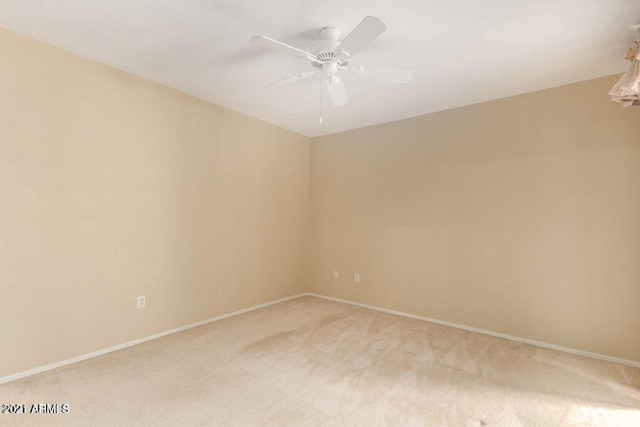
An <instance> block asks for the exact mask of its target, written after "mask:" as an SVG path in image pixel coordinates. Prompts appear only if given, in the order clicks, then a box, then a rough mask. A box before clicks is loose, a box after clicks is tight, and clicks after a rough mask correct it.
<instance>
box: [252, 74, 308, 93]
mask: <svg viewBox="0 0 640 427" xmlns="http://www.w3.org/2000/svg"><path fill="white" fill-rule="evenodd" d="M315 73H316V72H315V71H303V72H301V73H298V74H294V75H293V76H290V77H287V78H285V79H282V80H278V81H276V82H273V83H271V84H268V85H266V86H263V87H262V89H267V88H270V87H274V86H283V85H289V84H292V83H295V82H299V81H301V80H305V79H308V78H309V77H311V76H313V75H314V74H315Z"/></svg>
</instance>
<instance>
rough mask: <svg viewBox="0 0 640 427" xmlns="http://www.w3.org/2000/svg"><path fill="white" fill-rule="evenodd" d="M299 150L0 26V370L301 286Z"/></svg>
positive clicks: (303, 146) (291, 140) (303, 144)
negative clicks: (139, 302) (140, 300)
mask: <svg viewBox="0 0 640 427" xmlns="http://www.w3.org/2000/svg"><path fill="white" fill-rule="evenodd" d="M309 154H310V150H309V140H308V138H305V137H302V136H300V135H296V134H294V133H291V132H288V131H285V130H283V129H280V128H277V127H275V126H271V125H269V124H266V123H263V122H260V121H257V120H254V119H251V118H248V117H245V116H242V115H240V114H237V113H234V112H231V111H228V110H225V109H223V108H220V107H216V106H214V105H211V104H208V103H205V102H203V101H199V100H197V99H195V98H192V97H189V96H187V95H184V94H181V93H179V92H177V91H174V90H171V89H168V88H166V87H163V86H160V85H157V84H154V83H151V82H148V81H145V80H142V79H139V78H136V77H133V76H131V75H128V74H125V73H122V72H119V71H116V70H114V69H111V68H109V67H106V66H104V65H101V64H98V63H95V62H92V61H89V60H86V59H83V58H80V57H77V56H74V55H71V54H68V53H65V52H63V51H60V50H58V49H55V48H53V47H51V46H48V45H45V44H42V43H40V42H36V41H34V40H31V39H28V38H26V37H22V36H19V35H17V34H15V33H12V32H9V31H6V30H1V29H0V337H1V339H2V345H1V346H0V348H1V349H2V350H1V351H0V376H3V375H7V374H12V373H16V372H19V371H22V370H26V369H30V368H34V367H37V366H41V365H44V364H48V363H52V362H57V361H60V360H63V359H66V358H69V357H73V356H77V355H80V354H85V353H88V352H91V351H95V350H98V349H103V348H106V347H109V346H112V345H115V344H120V343H123V342H126V341H129V340H132V339H135V338H140V337H145V336H148V335H151V334H154V333H157V332H161V331H165V330H168V329H171V328H175V327H178V326H182V325H186V324H189V323H192V322H196V321H199V320H203V319H207V318H210V317H212V316H216V315H220V314H223V313H227V312H231V311H234V310H237V309H240V308H245V307H248V306H251V305H254V304H259V303H263V302H266V301H270V300H274V299H277V298H280V297H285V296H289V295H293V294H296V293H298V292H302V291H303V290H304V286H305V284H306V269H305V264H306V253H305V248H306V246H305V245H306V239H307V232H308V224H307V221H308V206H309V200H308V197H309V193H308V190H309ZM138 295H146V297H147V308H145V309H143V310H136V309H135V301H136V296H138Z"/></svg>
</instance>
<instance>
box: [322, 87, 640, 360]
mask: <svg viewBox="0 0 640 427" xmlns="http://www.w3.org/2000/svg"><path fill="white" fill-rule="evenodd" d="M613 83H614V78H613V77H609V78H603V79H597V80H592V81H588V82H584V83H579V84H574V85H570V86H565V87H561V88H556V89H551V90H546V91H542V92H537V93H531V94H526V95H522V96H517V97H513V98H508V99H503V100H498V101H493V102H488V103H484V104H479V105H474V106H470V107H465V108H460V109H456V110H451V111H446V112H442V113H437V114H430V115H427V116H422V117H417V118H414V119H409V120H404V121H400V122H394V123H389V124H383V125H379V126H374V127H369V128H364V129H359V130H355V131H350V132H345V133H340V134H335V135H331V136H326V137H322V138H314V139H313V140H312V172H311V183H312V184H311V185H312V189H311V224H312V225H311V227H312V236H311V249H310V250H311V254H310V260H311V263H310V284H309V286H310V290H311V291H312V292H317V293H320V294H325V295H329V296H334V297H339V298H345V299H349V300H353V301H357V302H361V303H367V304H373V305H378V306H382V307H386V308H390V309H395V310H401V311H405V312H409V313H414V314H418V315H423V316H427V317H432V318H437V319H441V320H446V321H451V322H456V323H460V324H464V325H469V326H474V327H478V328H483V329H488V330H491V331H496V332H501V333H506V334H511V335H516V336H520V337H525V338H529V339H533V340H539V341H544V342H547V343H552V344H557V345H561V346H566V347H571V348H575V349H582V350H586V351H590V352H596V353H601V354H605V355H610V356H616V357H621V358H625V359H631V360H635V361H640V111H638V110H629V109H627V110H623V109H621V107H620V105H619V104H615V103H612V102H610V101H609V100H608V98H607V96H606V93H607V92H608V90H609V88H610V87H611V85H612V84H613ZM381 102H382V100H381ZM333 270H339V272H340V277H339V279H337V280H334V279H333V278H332V271H333ZM356 272H357V273H360V274H361V275H362V282H361V283H360V284H354V283H353V274H354V273H356Z"/></svg>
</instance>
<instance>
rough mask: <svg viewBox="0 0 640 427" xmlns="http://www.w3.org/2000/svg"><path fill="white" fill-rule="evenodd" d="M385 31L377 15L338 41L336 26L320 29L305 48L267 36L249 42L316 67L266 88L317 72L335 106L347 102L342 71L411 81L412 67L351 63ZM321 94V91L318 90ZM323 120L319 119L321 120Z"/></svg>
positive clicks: (406, 81)
mask: <svg viewBox="0 0 640 427" xmlns="http://www.w3.org/2000/svg"><path fill="white" fill-rule="evenodd" d="M386 30H387V26H386V24H385V23H384V22H382V20H381V19H380V18H376V17H374V16H367V17H365V18H364V19H363V20H362V21H360V23H359V24H358V25H357V26H356V27H355V28H354V29H353V31H351V32H350V33H349V34H348V35H347V36H346V37H345V38H344V40H342V41H340V31H338V29H337V28H335V27H324V28H321V29H320V41H318V42H317V43H315V44H314V45H312V46H311V47H310V48H309V50H308V51H305V50H303V49H298V48H297V47H294V46H291V45H288V44H286V43H282V42H279V41H278V40H274V39H272V38H269V37H266V36H253V37H251V41H252V42H253V43H255V44H257V45H258V46H262V47H264V48H267V49H273V50H278V51H281V52H285V53H289V54H293V55H295V56H298V57H300V58H306V59H307V60H308V61H309V63H310V64H311V65H312V66H313V67H314V68H315V69H313V70H308V71H302V72H299V73H297V74H294V75H293V76H290V77H287V78H285V79H282V80H279V81H277V82H274V83H271V84H270V85H267V86H265V87H272V86H280V85H285V84H290V83H295V82H298V81H302V80H305V79H308V78H310V77H312V76H314V75H316V74H319V75H320V76H321V78H322V85H323V86H325V85H326V87H327V89H328V91H329V96H330V98H331V102H332V103H333V105H335V106H336V107H340V106H343V105H346V104H348V103H349V99H348V98H347V92H346V90H345V87H344V82H343V79H342V77H341V76H340V73H341V72H345V71H346V72H350V73H352V74H355V75H357V76H363V77H370V78H372V79H377V80H382V81H386V82H392V83H409V82H410V81H411V80H413V75H414V73H413V70H400V69H397V68H387V67H365V66H362V65H356V64H352V63H351V58H353V56H354V55H355V54H357V53H358V52H360V50H362V49H363V48H365V47H367V46H368V45H369V44H370V43H371V42H372V41H373V40H374V39H375V38H376V37H378V36H379V35H380V34H382V33H383V32H385V31H386ZM320 95H321V96H322V92H321V93H320ZM320 122H321V123H322V118H321V119H320Z"/></svg>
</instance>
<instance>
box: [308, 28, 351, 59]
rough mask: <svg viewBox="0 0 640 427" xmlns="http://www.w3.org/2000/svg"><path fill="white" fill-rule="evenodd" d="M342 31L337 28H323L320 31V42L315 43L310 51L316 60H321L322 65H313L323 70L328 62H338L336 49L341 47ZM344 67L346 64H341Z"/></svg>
mask: <svg viewBox="0 0 640 427" xmlns="http://www.w3.org/2000/svg"><path fill="white" fill-rule="evenodd" d="M339 38H340V31H338V29H337V28H336V27H323V28H321V29H320V41H319V42H317V43H315V44H314V45H313V46H311V49H309V52H310V53H312V54H314V55H315V56H316V58H318V59H319V60H320V63H317V62H316V63H313V62H312V65H313V66H314V67H317V68H322V65H323V64H325V63H327V62H336V61H337V60H338V56H337V55H336V54H335V50H336V48H337V47H338V46H339V45H340V41H339V40H338V39H339ZM340 65H344V64H342V63H341V64H340Z"/></svg>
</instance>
